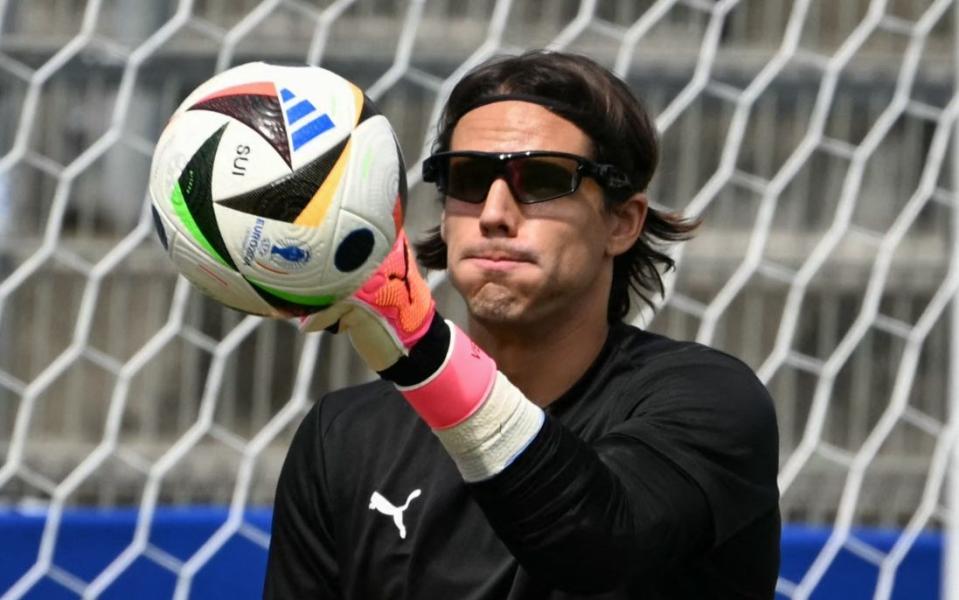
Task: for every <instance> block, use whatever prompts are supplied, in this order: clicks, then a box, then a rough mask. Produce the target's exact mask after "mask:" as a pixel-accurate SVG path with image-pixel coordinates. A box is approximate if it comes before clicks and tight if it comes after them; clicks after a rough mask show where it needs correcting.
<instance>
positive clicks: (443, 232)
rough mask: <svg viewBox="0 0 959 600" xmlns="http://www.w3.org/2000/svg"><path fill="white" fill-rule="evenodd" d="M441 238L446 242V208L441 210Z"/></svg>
mask: <svg viewBox="0 0 959 600" xmlns="http://www.w3.org/2000/svg"><path fill="white" fill-rule="evenodd" d="M440 239H441V240H443V243H444V244H445V243H446V209H445V208H444V209H443V210H442V212H440Z"/></svg>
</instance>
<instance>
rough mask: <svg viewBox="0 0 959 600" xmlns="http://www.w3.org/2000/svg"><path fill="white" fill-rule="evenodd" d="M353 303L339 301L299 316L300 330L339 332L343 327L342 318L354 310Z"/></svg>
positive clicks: (306, 331) (307, 331)
mask: <svg viewBox="0 0 959 600" xmlns="http://www.w3.org/2000/svg"><path fill="white" fill-rule="evenodd" d="M353 308H354V307H353V305H352V304H350V303H348V302H337V303H336V304H334V305H333V306H331V307H329V308H327V309H324V310H321V311H319V312H315V313H313V314H310V315H307V316H305V317H300V318H299V327H300V331H302V332H303V333H309V332H311V331H323V330H327V331H331V332H332V333H339V332H340V331H341V329H342V327H341V324H340V320H341V319H342V318H343V315H345V314H347V313H349V312H350V311H351V310H353Z"/></svg>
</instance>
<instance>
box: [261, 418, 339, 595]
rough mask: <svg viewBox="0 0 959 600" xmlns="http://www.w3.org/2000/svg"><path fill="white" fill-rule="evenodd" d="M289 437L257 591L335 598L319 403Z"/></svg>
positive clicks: (335, 572)
mask: <svg viewBox="0 0 959 600" xmlns="http://www.w3.org/2000/svg"><path fill="white" fill-rule="evenodd" d="M322 405H323V401H322V400H321V401H320V402H319V403H318V406H316V407H314V408H313V410H311V411H310V412H309V414H307V416H306V418H305V419H304V420H303V422H302V423H301V424H300V427H299V429H298V430H297V432H296V434H295V435H294V437H293V441H292V443H291V445H290V449H289V451H288V452H287V455H286V460H285V461H284V463H283V468H282V470H281V471H280V478H279V481H278V483H277V489H276V500H275V502H274V509H273V527H272V537H271V538H270V550H269V559H268V562H267V569H266V582H265V586H264V590H263V597H264V598H265V599H267V600H281V599H282V600H285V599H287V598H291V599H292V598H324V599H325V598H330V599H332V600H335V599H336V598H341V597H342V596H341V594H340V590H339V584H338V576H339V570H338V567H337V562H336V556H335V545H334V539H333V528H332V520H331V518H330V515H329V510H328V508H329V507H328V506H327V505H326V502H327V500H326V499H327V498H329V497H330V496H329V494H327V493H326V473H325V468H324V455H323V440H322V436H321V428H320V407H321V406H322Z"/></svg>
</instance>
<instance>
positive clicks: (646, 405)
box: [620, 326, 776, 429]
mask: <svg viewBox="0 0 959 600" xmlns="http://www.w3.org/2000/svg"><path fill="white" fill-rule="evenodd" d="M624 328H625V330H624V331H623V332H622V333H621V334H620V335H622V342H621V354H622V355H623V356H624V358H625V359H626V360H627V361H629V362H631V363H632V364H633V365H634V368H633V369H632V373H631V375H632V377H631V386H630V387H631V388H632V389H633V390H636V391H641V392H642V398H643V399H644V401H643V402H642V403H640V404H638V405H637V406H636V407H635V408H636V410H637V411H638V412H639V413H644V414H658V413H660V412H662V411H668V412H676V411H689V412H690V413H695V414H701V415H712V416H718V419H719V422H733V423H736V424H737V428H742V427H743V426H746V428H747V429H748V428H750V427H749V426H753V427H757V428H759V429H768V428H770V427H771V428H775V427H776V417H775V410H774V407H773V401H772V398H771V397H770V395H769V392H768V391H767V389H766V386H765V385H764V384H763V383H762V381H760V379H759V378H758V377H757V376H756V374H755V372H754V371H753V370H752V368H750V367H749V365H747V364H746V363H744V362H743V361H742V360H740V359H738V358H736V357H735V356H732V355H731V354H728V353H726V352H723V351H721V350H717V349H715V348H711V347H709V346H706V345H703V344H699V343H696V342H687V341H679V340H673V339H670V338H668V337H665V336H662V335H658V334H655V333H650V332H647V331H642V330H639V329H637V328H635V327H630V326H624Z"/></svg>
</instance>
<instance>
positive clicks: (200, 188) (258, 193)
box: [150, 63, 406, 317]
mask: <svg viewBox="0 0 959 600" xmlns="http://www.w3.org/2000/svg"><path fill="white" fill-rule="evenodd" d="M150 197H151V199H152V201H153V216H154V223H155V225H156V229H157V233H158V235H159V237H160V241H161V243H162V244H163V246H164V248H165V249H166V250H167V252H168V253H169V255H170V258H172V259H173V263H174V264H175V265H176V267H177V269H178V270H179V271H180V272H181V273H182V274H183V275H184V276H186V278H187V279H189V280H190V281H191V282H192V283H193V284H195V285H196V286H197V287H199V288H200V289H201V290H203V292H205V293H206V294H208V295H209V296H211V297H213V298H214V299H216V300H218V301H219V302H221V303H223V304H225V305H227V306H230V307H232V308H235V309H237V310H240V311H243V312H247V313H251V314H258V315H266V316H271V317H289V316H296V315H306V314H309V313H312V312H315V311H317V310H321V309H323V308H326V307H328V306H330V305H331V304H333V303H335V302H336V301H338V300H341V299H343V298H345V297H347V296H349V295H350V294H352V293H353V292H354V291H355V290H356V289H357V288H359V286H360V285H361V284H362V283H363V281H365V280H366V279H367V277H369V275H370V274H371V272H372V271H373V270H374V269H375V268H376V267H377V265H379V263H380V262H381V261H382V260H383V258H384V257H385V256H386V254H387V253H388V252H389V250H390V248H391V246H392V245H393V242H394V240H395V239H396V233H397V231H398V230H399V227H400V226H401V225H402V211H403V207H404V205H405V202H406V178H405V167H404V164H403V157H402V154H401V152H400V149H399V145H398V144H397V142H396V137H395V135H394V133H393V129H392V127H391V126H390V124H389V122H388V121H387V119H386V117H384V116H382V115H381V114H379V113H378V112H377V110H376V108H375V107H374V106H373V105H372V104H371V103H370V101H369V99H368V98H366V96H365V95H364V94H363V92H362V91H361V90H360V89H359V88H358V87H357V86H355V85H354V84H352V83H350V82H349V81H347V80H346V79H344V78H342V77H340V76H339V75H336V74H335V73H332V72H330V71H327V70H325V69H321V68H319V67H309V66H277V65H269V64H265V63H249V64H245V65H241V66H238V67H234V68H232V69H229V70H227V71H224V72H222V73H220V74H219V75H217V76H215V77H213V78H212V79H210V80H209V81H207V82H205V83H203V84H202V85H200V86H199V87H198V88H197V89H196V90H195V91H194V92H193V93H191V94H190V95H189V96H188V97H187V99H186V100H185V101H184V102H183V103H182V104H181V105H180V107H179V108H178V109H177V110H176V112H175V113H174V114H173V116H172V117H171V119H170V122H169V123H168V124H167V126H166V129H164V130H163V133H162V134H161V135H160V140H159V142H158V143H157V147H156V151H155V152H154V155H153V164H152V167H151V170H150Z"/></svg>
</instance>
